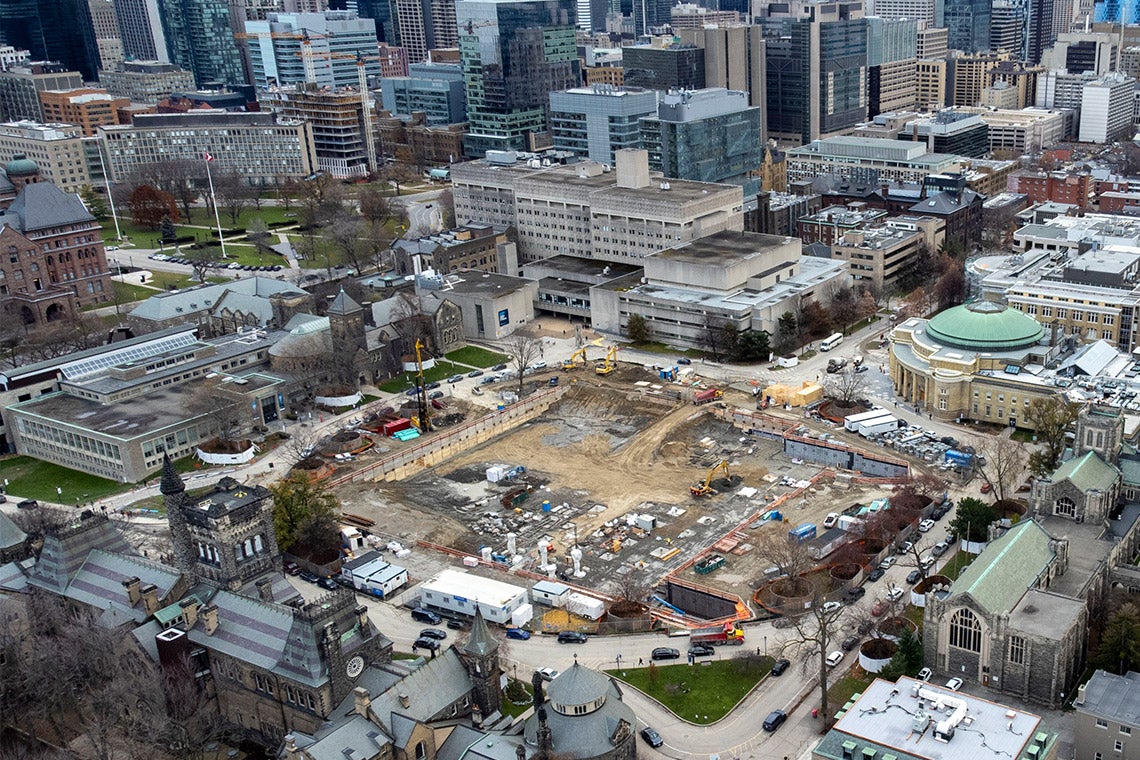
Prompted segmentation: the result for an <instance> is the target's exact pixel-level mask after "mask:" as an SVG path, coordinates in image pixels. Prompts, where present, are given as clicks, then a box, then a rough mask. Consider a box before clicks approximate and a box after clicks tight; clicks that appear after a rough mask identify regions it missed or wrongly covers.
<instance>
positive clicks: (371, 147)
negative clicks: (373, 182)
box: [301, 50, 381, 173]
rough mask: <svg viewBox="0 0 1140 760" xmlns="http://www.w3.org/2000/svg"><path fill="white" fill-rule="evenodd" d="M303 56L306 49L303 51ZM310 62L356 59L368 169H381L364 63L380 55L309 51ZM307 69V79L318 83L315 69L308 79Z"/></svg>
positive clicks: (378, 57) (373, 171) (377, 58)
mask: <svg viewBox="0 0 1140 760" xmlns="http://www.w3.org/2000/svg"><path fill="white" fill-rule="evenodd" d="M301 54H302V56H303V55H304V50H302V51H301ZM309 58H310V62H311V59H313V58H339V59H348V60H355V61H356V86H357V88H358V89H359V90H360V110H361V118H363V120H364V151H365V155H366V157H367V160H368V171H369V172H372V173H375V172H376V171H377V170H378V169H379V163H378V160H377V157H376V140H375V135H374V134H373V129H372V108H371V106H372V104H371V103H369V98H368V71H367V69H365V67H364V64H365V62H366V61H379V60H381V58H380V56H378V55H371V56H365V55H361V54H360V53H357V54H356V55H351V54H349V53H314V52H312V51H310V52H309ZM305 71H306V81H311V83H312V84H316V81H317V77H316V73H315V70H314V74H313V78H312V80H309V79H308V69H306V70H305Z"/></svg>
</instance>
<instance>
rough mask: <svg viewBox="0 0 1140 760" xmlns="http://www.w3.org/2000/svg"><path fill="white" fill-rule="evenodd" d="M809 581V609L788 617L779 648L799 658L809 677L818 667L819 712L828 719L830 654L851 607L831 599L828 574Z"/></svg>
mask: <svg viewBox="0 0 1140 760" xmlns="http://www.w3.org/2000/svg"><path fill="white" fill-rule="evenodd" d="M809 585H810V587H811V591H810V594H809V595H808V597H807V600H806V601H805V602H804V605H805V606H806V607H807V609H806V611H804V612H803V613H802V614H797V615H794V616H789V617H788V618H787V619H788V621H789V622H790V624H791V627H790V629H789V633H788V635H787V637H786V638H785V639H784V641H783V643H782V644H781V645H780V651H781V653H783V654H784V656H786V657H788V658H789V659H793V658H794V659H799V660H800V661H801V662H802V663H803V668H804V673H805V675H808V676H809V677H810V675H812V674H814V673H815V672H816V670H817V668H818V677H819V712H820V715H822V716H823V717H824V720H825V721H826V720H828V719H829V710H828V699H827V690H828V676H829V675H830V671H831V668H830V667H829V666H828V664H827V656H828V654H830V652H831V651H832V649H833V648H834V647H835V642H836V641H837V640H838V639H839V637H840V636H841V635H842V630H843V627H844V625H845V623H846V619H845V618H846V617H847V614H848V608H847V607H845V606H843V605H842V604H839V605H836V604H835V603H828V601H827V579H826V578H818V579H816V580H815V581H813V582H812V583H810V584H809Z"/></svg>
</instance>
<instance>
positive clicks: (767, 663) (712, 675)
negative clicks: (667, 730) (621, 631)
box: [606, 656, 774, 724]
mask: <svg viewBox="0 0 1140 760" xmlns="http://www.w3.org/2000/svg"><path fill="white" fill-rule="evenodd" d="M773 662H774V660H772V658H770V657H752V656H748V657H734V658H732V659H727V660H715V661H713V662H710V663H708V664H707V665H656V664H652V665H650V666H649V667H646V668H622V669H613V670H607V671H606V673H607V674H609V675H611V676H613V677H614V678H617V679H618V680H620V681H625V682H626V683H628V684H630V685H631V686H635V687H637V688H638V689H640V690H641V691H643V692H645V693H646V694H648V695H649V696H651V697H653V698H654V699H656V700H657V701H658V702H660V703H661V704H663V705H665V706H666V707H668V708H669V709H670V710H672V711H673V712H674V713H676V714H677V716H678V717H681V718H684V719H685V720H687V721H690V722H692V723H698V724H707V723H713V722H715V721H717V720H720V719H721V718H723V717H724V716H725V715H727V714H728V711H729V710H731V709H732V708H733V707H735V706H736V703H737V702H739V701H740V700H741V699H743V698H744V695H745V694H747V693H748V692H749V691H751V690H752V688H753V687H754V686H756V684H758V683H760V681H761V680H762V679H763V678H764V677H765V676H767V675H768V673H769V672H770V671H771V670H772V663H773Z"/></svg>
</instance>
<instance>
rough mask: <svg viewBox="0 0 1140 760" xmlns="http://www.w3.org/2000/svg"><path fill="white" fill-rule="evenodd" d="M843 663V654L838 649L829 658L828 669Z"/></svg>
mask: <svg viewBox="0 0 1140 760" xmlns="http://www.w3.org/2000/svg"><path fill="white" fill-rule="evenodd" d="M841 662H843V652H840V651H839V650H838V649H836V650H835V651H834V652H832V653H831V654H829V655H828V656H827V667H829V668H834V667H835V666H836V665H838V664H839V663H841Z"/></svg>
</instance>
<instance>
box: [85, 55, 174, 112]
mask: <svg viewBox="0 0 1140 760" xmlns="http://www.w3.org/2000/svg"><path fill="white" fill-rule="evenodd" d="M99 83H100V84H101V85H103V86H104V87H105V88H107V92H109V93H110V94H112V95H116V96H118V97H122V98H126V99H127V100H129V101H131V102H132V103H157V102H158V101H160V100H162V99H163V98H167V97H170V95H171V94H173V93H176V92H191V91H193V90H194V75H193V74H192V73H191V72H189V71H185V70H184V69H180V68H178V67H177V66H175V65H174V64H172V63H163V62H161V61H120V62H119V63H118V64H117V65H116V67H115V68H114V69H110V70H106V69H104V70H102V71H100V72H99Z"/></svg>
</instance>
